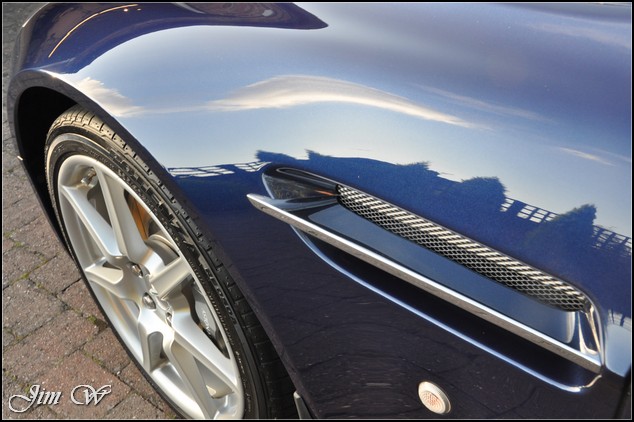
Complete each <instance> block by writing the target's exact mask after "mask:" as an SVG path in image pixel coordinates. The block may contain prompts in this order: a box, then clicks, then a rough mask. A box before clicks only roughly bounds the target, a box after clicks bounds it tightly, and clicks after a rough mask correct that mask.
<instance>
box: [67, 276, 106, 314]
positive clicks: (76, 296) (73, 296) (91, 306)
mask: <svg viewBox="0 0 634 422" xmlns="http://www.w3.org/2000/svg"><path fill="white" fill-rule="evenodd" d="M59 297H60V298H61V299H62V300H63V301H64V303H66V304H67V305H68V306H70V307H71V308H72V309H74V310H76V311H77V312H80V313H82V314H83V315H85V316H91V315H92V316H94V317H96V318H97V319H98V320H101V321H104V317H103V315H101V312H100V311H99V308H98V307H97V305H96V304H95V302H94V300H93V299H92V296H91V295H90V292H89V291H88V287H86V285H85V284H84V282H83V280H79V281H76V282H75V283H73V284H71V285H70V287H68V288H67V289H66V290H64V291H63V292H62V294H61V295H59Z"/></svg>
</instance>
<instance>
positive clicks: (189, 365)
mask: <svg viewBox="0 0 634 422" xmlns="http://www.w3.org/2000/svg"><path fill="white" fill-rule="evenodd" d="M163 348H164V352H165V354H166V355H167V357H168V359H169V360H170V362H171V363H172V365H174V368H175V369H176V371H177V372H178V374H179V375H180V377H181V380H182V381H183V383H184V384H185V388H187V389H188V390H189V392H190V394H191V396H192V399H194V401H195V402H196V404H198V406H199V407H200V410H201V411H202V412H203V416H204V418H205V419H214V418H215V416H216V412H217V411H218V405H217V403H216V401H215V400H213V399H212V397H211V396H210V395H209V391H208V390H207V384H206V383H205V379H204V378H203V376H202V374H201V371H200V369H199V367H198V364H197V363H196V359H195V358H194V357H193V356H192V355H191V353H189V351H188V350H187V349H185V348H184V347H182V345H181V344H180V343H179V342H177V341H176V339H175V338H169V339H168V338H166V339H164V343H163Z"/></svg>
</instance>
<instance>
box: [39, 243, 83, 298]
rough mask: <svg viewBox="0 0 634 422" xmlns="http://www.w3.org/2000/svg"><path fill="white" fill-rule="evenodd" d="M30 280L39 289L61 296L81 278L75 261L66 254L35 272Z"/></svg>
mask: <svg viewBox="0 0 634 422" xmlns="http://www.w3.org/2000/svg"><path fill="white" fill-rule="evenodd" d="M29 278H30V279H31V281H33V282H34V283H35V284H36V285H37V286H38V287H41V288H43V289H45V290H47V291H49V292H51V293H55V294H60V293H62V292H63V291H64V290H65V289H66V288H68V287H69V286H70V285H72V284H73V283H75V282H76V281H78V280H80V278H81V276H80V275H79V271H78V270H77V267H76V266H75V263H74V262H73V260H72V259H71V258H70V256H68V254H66V253H65V252H62V253H60V254H59V255H57V256H56V257H55V258H53V259H51V260H50V261H48V262H47V263H46V264H44V265H42V266H41V267H39V268H38V269H36V270H34V271H33V272H32V273H31V274H30V275H29Z"/></svg>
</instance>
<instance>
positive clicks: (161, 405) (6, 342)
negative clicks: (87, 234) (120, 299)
mask: <svg viewBox="0 0 634 422" xmlns="http://www.w3.org/2000/svg"><path fill="white" fill-rule="evenodd" d="M37 7H38V6H37V5H36V4H33V3H3V4H2V419H9V418H29V419H67V418H71V419H78V418H89V419H102V418H117V419H135V418H151V419H159V418H161V419H166V418H175V417H176V416H175V415H174V413H173V412H172V411H171V410H170V409H169V407H168V406H167V404H166V403H165V402H164V401H163V400H162V399H161V398H160V397H159V396H158V394H157V393H156V392H154V390H153V389H152V388H151V386H150V385H149V384H148V383H147V382H146V381H145V379H144V378H143V376H142V375H141V374H140V372H139V371H138V370H137V368H136V367H135V366H134V364H132V363H131V362H130V360H129V358H128V356H127V354H126V353H125V351H124V350H123V349H122V347H121V346H120V345H119V343H118V341H117V340H116V339H115V337H114V335H113V333H112V331H111V330H110V328H108V327H107V324H106V323H105V321H104V318H103V316H102V315H101V313H100V312H99V310H98V309H97V307H96V306H95V304H94V303H93V301H92V298H91V297H90V295H89V293H88V291H87V289H86V287H85V286H84V284H83V282H82V281H81V280H80V276H79V273H78V272H77V270H76V269H75V267H74V265H73V263H72V261H71V260H70V258H69V256H68V255H67V254H66V253H65V252H64V250H63V249H62V247H61V245H60V244H59V242H58V240H57V238H56V237H55V235H54V234H53V231H52V230H51V228H50V227H49V225H48V221H47V220H46V217H45V216H44V214H43V213H42V211H41V209H40V207H39V204H38V203H37V200H36V199H35V197H34V195H33V191H32V189H31V187H30V186H29V184H28V181H27V178H26V176H25V174H24V171H23V169H22V167H21V165H20V163H19V161H18V160H17V158H16V151H15V147H14V145H13V139H12V138H11V135H10V131H9V128H8V122H7V115H6V90H7V79H8V76H9V68H10V67H9V65H10V63H9V61H10V58H11V50H12V48H13V41H14V40H15V36H16V33H17V30H18V28H19V27H20V26H21V24H22V23H23V21H24V20H25V19H26V17H28V16H29V15H30V13H31V12H32V11H33V10H35V9H36V8H37ZM80 384H88V385H92V386H93V387H95V388H99V387H101V386H103V385H106V384H111V385H112V393H111V394H109V395H107V396H105V398H104V399H103V400H102V401H101V402H100V403H99V404H98V405H97V406H94V405H89V406H78V405H75V404H73V403H72V402H71V401H70V391H71V390H72V389H73V387H74V386H77V385H80ZM34 385H40V386H41V387H42V388H44V389H45V390H46V391H51V392H53V391H60V392H62V396H61V399H60V400H59V404H57V405H40V406H37V407H32V408H30V409H29V410H27V411H26V412H24V413H20V414H18V413H13V412H11V411H10V409H9V407H8V400H9V397H10V396H12V395H15V394H23V395H24V394H27V393H28V391H29V389H30V387H31V386H34Z"/></svg>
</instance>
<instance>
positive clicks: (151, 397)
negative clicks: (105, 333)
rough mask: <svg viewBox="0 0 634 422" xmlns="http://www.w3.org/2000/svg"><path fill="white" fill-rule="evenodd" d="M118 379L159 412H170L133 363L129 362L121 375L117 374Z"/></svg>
mask: <svg viewBox="0 0 634 422" xmlns="http://www.w3.org/2000/svg"><path fill="white" fill-rule="evenodd" d="M119 378H120V379H121V380H122V381H123V382H125V383H126V384H128V385H129V386H130V387H131V388H132V389H134V390H135V391H136V392H138V393H139V394H140V395H141V397H143V398H144V399H146V400H148V401H149V402H150V403H152V404H153V405H154V406H156V407H157V408H158V409H159V410H161V411H163V412H167V411H170V412H171V408H170V407H169V405H168V404H167V403H166V402H165V401H164V400H163V398H162V397H161V396H160V395H159V394H158V393H157V392H156V390H155V389H154V387H152V386H151V385H150V383H148V381H147V380H146V379H145V377H144V376H143V374H141V372H140V371H139V369H138V368H137V367H136V365H135V364H134V363H133V362H130V364H129V365H128V366H126V367H125V369H123V371H121V374H119Z"/></svg>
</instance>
